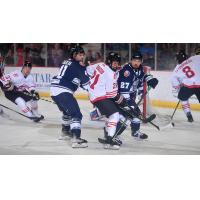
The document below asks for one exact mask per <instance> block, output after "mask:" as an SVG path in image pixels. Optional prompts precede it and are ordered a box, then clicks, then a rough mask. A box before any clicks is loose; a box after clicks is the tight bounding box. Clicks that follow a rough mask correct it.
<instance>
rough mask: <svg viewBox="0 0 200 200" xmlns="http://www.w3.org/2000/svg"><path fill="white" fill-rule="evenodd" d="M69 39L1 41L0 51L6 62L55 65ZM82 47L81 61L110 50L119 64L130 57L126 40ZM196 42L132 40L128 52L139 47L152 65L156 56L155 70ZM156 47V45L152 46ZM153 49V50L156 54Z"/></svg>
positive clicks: (164, 67) (66, 50) (189, 50)
mask: <svg viewBox="0 0 200 200" xmlns="http://www.w3.org/2000/svg"><path fill="white" fill-rule="evenodd" d="M73 45H74V44H72V43H48V44H45V43H24V44H22V43H18V44H14V43H3V44H0V54H1V55H4V56H5V61H6V65H7V66H22V65H23V62H24V60H30V61H31V62H32V64H33V66H47V67H58V66H59V65H60V64H61V63H62V61H63V60H64V59H67V58H68V57H69V50H70V48H71V47H72V46H73ZM80 45H82V46H83V48H84V49H85V53H86V57H85V61H84V63H85V64H86V65H87V64H88V63H90V62H92V61H93V60H94V59H95V60H99V61H102V60H104V59H105V56H106V55H107V53H108V52H110V51H115V52H118V53H119V54H120V55H121V57H122V64H124V63H127V62H128V61H129V59H130V57H131V56H130V55H129V53H130V44H129V43H105V44H99V43H97V44H95V43H93V44H90V43H85V44H80ZM197 45H198V44H194V43H193V44H187V45H186V44H185V43H181V44H180V43H158V44H157V45H155V43H135V44H131V52H133V51H135V50H139V51H140V52H141V53H142V55H143V64H144V65H147V66H150V67H151V68H152V69H154V68H155V55H156V56H157V57H156V58H157V60H156V61H157V69H158V70H172V69H173V68H174V67H175V65H176V60H175V55H176V53H177V52H178V51H179V50H181V49H184V50H186V52H187V53H188V55H189V56H190V55H192V52H193V51H194V48H195V47H196V46H197ZM155 48H156V49H155ZM155 51H156V54H155Z"/></svg>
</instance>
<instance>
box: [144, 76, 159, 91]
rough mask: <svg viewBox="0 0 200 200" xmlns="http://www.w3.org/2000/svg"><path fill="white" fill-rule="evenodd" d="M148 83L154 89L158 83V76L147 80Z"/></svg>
mask: <svg viewBox="0 0 200 200" xmlns="http://www.w3.org/2000/svg"><path fill="white" fill-rule="evenodd" d="M147 85H148V86H150V87H152V88H153V89H154V88H155V87H156V86H157V85H158V79H157V78H152V79H150V80H149V81H147Z"/></svg>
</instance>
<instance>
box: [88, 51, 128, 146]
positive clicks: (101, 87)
mask: <svg viewBox="0 0 200 200" xmlns="http://www.w3.org/2000/svg"><path fill="white" fill-rule="evenodd" d="M120 61H121V57H120V56H119V55H118V54H117V53H114V52H111V53H109V55H108V57H107V59H106V64H105V63H103V62H100V63H96V64H92V65H90V66H88V67H87V73H88V74H89V75H90V76H91V80H90V87H89V89H88V92H89V98H90V101H91V102H92V103H93V104H94V105H95V106H96V107H97V108H98V109H99V111H100V113H101V114H102V115H105V116H106V118H107V121H106V123H105V133H106V135H105V139H106V142H105V146H104V148H109V149H119V148H120V144H121V141H120V140H119V139H118V138H113V136H114V135H115V134H116V133H118V131H120V130H121V128H120V127H117V125H118V124H119V123H118V122H119V120H120V117H121V118H123V119H124V117H123V116H122V115H120V114H119V112H120V109H119V107H118V105H120V106H122V107H125V106H126V101H125V99H124V98H123V96H120V95H119V94H118V85H117V79H118V75H119V73H118V70H119V68H120Z"/></svg>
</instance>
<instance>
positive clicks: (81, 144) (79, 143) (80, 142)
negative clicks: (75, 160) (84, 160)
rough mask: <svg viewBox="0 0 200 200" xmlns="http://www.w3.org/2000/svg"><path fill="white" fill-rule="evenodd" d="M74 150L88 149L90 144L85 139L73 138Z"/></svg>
mask: <svg viewBox="0 0 200 200" xmlns="http://www.w3.org/2000/svg"><path fill="white" fill-rule="evenodd" d="M71 143H72V148H86V147H88V142H87V140H85V139H82V138H77V137H76V136H73V138H72V139H71Z"/></svg>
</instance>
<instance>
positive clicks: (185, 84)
mask: <svg viewBox="0 0 200 200" xmlns="http://www.w3.org/2000/svg"><path fill="white" fill-rule="evenodd" d="M195 54H196V55H195V56H192V57H190V58H187V55H186V54H185V52H184V51H180V52H179V54H178V55H177V60H178V65H177V66H176V68H175V69H174V71H173V74H172V87H173V91H172V92H173V93H178V99H179V100H180V101H181V104H182V108H183V111H184V113H185V114H186V116H187V118H188V122H193V121H194V120H193V117H192V114H191V110H190V104H189V98H190V97H191V96H192V95H196V97H197V99H198V101H199V102H200V48H199V47H198V48H196V49H195Z"/></svg>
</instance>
